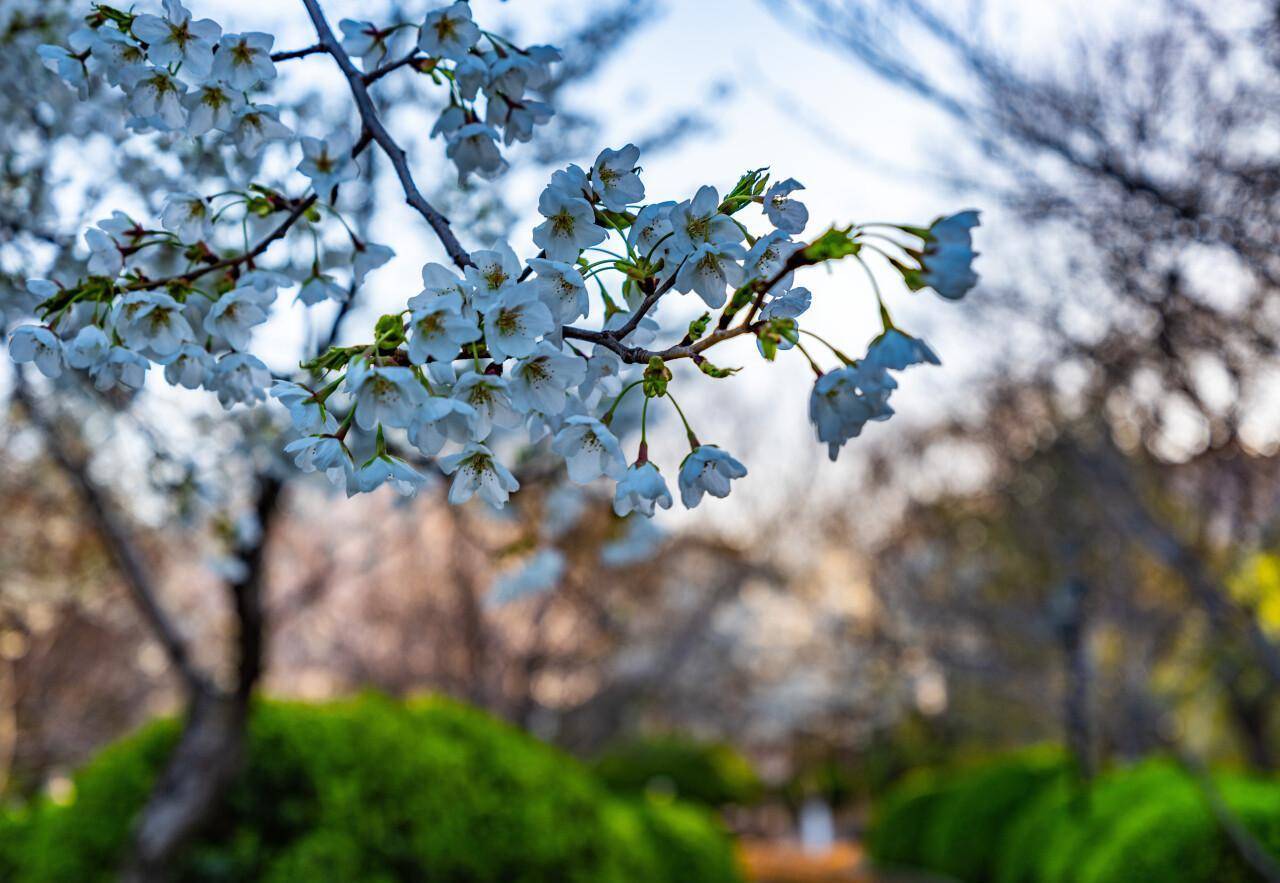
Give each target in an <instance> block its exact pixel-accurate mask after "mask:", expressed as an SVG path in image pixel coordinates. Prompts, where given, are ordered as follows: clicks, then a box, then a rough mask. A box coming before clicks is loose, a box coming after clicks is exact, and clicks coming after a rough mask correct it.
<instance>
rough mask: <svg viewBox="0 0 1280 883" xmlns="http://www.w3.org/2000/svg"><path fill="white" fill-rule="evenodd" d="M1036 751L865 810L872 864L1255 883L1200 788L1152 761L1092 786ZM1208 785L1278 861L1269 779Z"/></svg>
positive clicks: (1025, 875)
mask: <svg viewBox="0 0 1280 883" xmlns="http://www.w3.org/2000/svg"><path fill="white" fill-rule="evenodd" d="M1069 769H1070V767H1069V765H1068V764H1067V763H1066V761H1065V759H1064V758H1063V757H1062V755H1061V754H1059V753H1057V752H1054V751H1052V750H1050V749H1036V750H1033V751H1029V752H1022V753H1019V754H1015V755H1010V756H1008V757H1004V758H1000V759H997V760H995V761H991V762H988V763H986V764H984V765H981V766H978V767H973V768H968V769H962V770H958V771H936V770H935V771H922V772H921V773H919V774H917V775H915V776H913V777H911V778H910V779H909V780H908V781H905V782H904V783H903V784H902V785H900V786H899V787H898V788H896V789H894V790H893V791H892V792H891V793H890V794H889V795H888V796H887V797H886V798H885V800H884V801H883V803H882V804H881V805H880V807H879V811H878V812H877V814H876V819H875V824H874V830H873V834H872V837H871V840H870V847H871V852H872V855H873V857H874V858H875V860H876V861H877V862H879V863H881V864H885V865H900V866H912V867H918V868H925V869H928V870H930V871H936V872H939V873H944V874H947V875H949V876H951V877H954V878H956V879H958V880H964V881H987V880H991V881H995V883H1132V881H1137V880H1153V881H1154V880H1159V881H1161V883H1245V881H1254V880H1257V879H1258V875H1257V872H1256V871H1255V870H1253V869H1252V868H1251V867H1250V866H1249V865H1248V864H1247V863H1246V862H1245V861H1244V859H1243V858H1242V857H1241V854H1240V852H1239V850H1238V847H1237V846H1236V845H1235V844H1233V842H1232V841H1231V839H1230V837H1229V835H1228V833H1227V832H1226V831H1225V830H1224V828H1223V822H1222V820H1221V819H1220V817H1219V816H1218V815H1217V814H1216V813H1215V811H1214V808H1213V805H1212V804H1211V803H1210V796H1209V793H1208V792H1207V791H1206V788H1205V787H1204V786H1202V784H1201V783H1198V782H1197V781H1196V780H1195V779H1194V778H1193V777H1192V776H1191V775H1190V774H1189V773H1187V772H1186V771H1185V770H1183V769H1182V768H1181V767H1179V766H1178V765H1176V764H1174V763H1172V762H1170V761H1167V760H1161V759H1154V760H1148V761H1146V762H1143V763H1141V764H1137V765H1134V766H1128V767H1120V768H1116V769H1114V770H1112V771H1110V772H1108V773H1106V774H1105V775H1103V776H1102V777H1100V778H1099V779H1097V780H1096V781H1095V782H1094V783H1093V784H1092V785H1091V786H1085V785H1083V784H1082V783H1081V782H1080V781H1079V780H1078V779H1077V778H1076V777H1074V776H1072V775H1070V773H1069ZM1210 787H1212V789H1213V790H1214V791H1215V792H1216V793H1217V795H1218V796H1219V797H1220V799H1221V801H1222V804H1223V806H1224V808H1225V810H1226V812H1228V813H1229V814H1230V815H1231V816H1232V817H1233V818H1234V819H1235V820H1236V821H1237V822H1238V823H1240V824H1242V825H1243V826H1244V827H1245V828H1246V829H1247V830H1248V831H1249V832H1250V833H1251V834H1252V836H1253V837H1255V838H1257V839H1258V841H1259V843H1260V845H1262V846H1265V847H1266V848H1267V849H1268V850H1269V851H1270V852H1271V853H1272V854H1274V855H1278V856H1280V783H1277V782H1275V781H1274V780H1270V779H1267V780H1263V779H1250V778H1245V777H1242V776H1234V775H1223V776H1218V777H1216V778H1215V779H1213V780H1212V783H1211V786H1210Z"/></svg>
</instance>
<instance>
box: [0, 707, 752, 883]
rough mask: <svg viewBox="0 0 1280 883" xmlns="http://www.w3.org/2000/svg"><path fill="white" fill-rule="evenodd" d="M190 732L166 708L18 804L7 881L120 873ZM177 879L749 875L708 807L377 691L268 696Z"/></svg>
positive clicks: (0, 828) (534, 881)
mask: <svg viewBox="0 0 1280 883" xmlns="http://www.w3.org/2000/svg"><path fill="white" fill-rule="evenodd" d="M176 732H177V730H176V726H175V725H174V723H173V722H171V721H164V722H159V723H156V724H152V725H150V726H148V727H146V728H144V729H143V730H141V731H140V732H139V733H137V734H135V735H134V736H132V737H130V738H128V739H126V740H124V741H122V742H119V743H117V744H115V745H113V746H111V747H109V748H107V749H106V750H104V751H103V752H102V753H101V754H100V755H99V756H98V757H97V758H95V760H94V761H93V762H92V763H90V764H89V765H88V766H87V767H85V768H84V769H83V770H82V771H81V772H80V773H79V774H78V775H77V776H76V779H75V785H76V791H75V799H74V801H73V802H71V803H70V804H69V805H67V806H55V805H53V804H51V803H47V802H46V803H43V804H41V805H39V806H37V807H35V808H33V809H32V810H30V811H29V812H27V813H26V814H25V815H19V814H15V813H11V814H10V815H9V816H8V817H7V819H6V820H5V821H4V822H3V823H0V834H12V833H15V830H14V829H16V833H17V834H18V836H17V837H16V838H9V837H7V838H6V839H8V840H9V842H10V843H13V842H15V840H16V841H19V842H20V843H21V846H20V847H18V848H12V849H7V848H0V878H2V879H5V880H8V879H15V880H21V881H31V883H43V881H75V883H93V881H104V883H105V881H108V880H111V879H113V878H114V869H115V868H116V867H117V866H118V864H119V861H120V856H121V850H122V847H123V844H124V843H125V842H126V838H127V835H128V831H129V829H130V825H131V822H132V817H133V815H134V813H135V812H136V811H137V809H138V808H139V807H140V806H141V805H142V802H143V801H144V799H145V796H146V794H147V789H148V787H149V786H150V783H151V782H152V780H153V779H154V777H155V774H156V772H157V770H158V769H159V767H160V765H161V763H162V762H163V759H164V757H165V756H166V754H167V752H168V750H169V749H170V748H171V746H172V745H173V743H174V740H175V737H176ZM6 827H7V828H9V829H10V830H6ZM6 861H8V862H9V864H10V868H9V869H8V873H4V872H5V871H6V868H5V865H4V862H6ZM13 868H16V869H17V870H16V871H14V870H12V869H13ZM174 878H175V879H179V880H183V881H192V883H214V881H244V880H255V881H266V883H277V881H278V883H284V881H298V880H307V881H316V883H324V881H335V883H337V881H343V883H349V881H369V883H380V881H386V883H391V881H401V880H424V881H426V880H429V881H432V883H436V881H440V883H452V881H458V883H462V881H466V883H487V881H495V883H496V881H504V883H506V881H512V883H542V881H546V883H551V881H582V883H587V881H593V883H594V881H604V883H613V881H616V883H624V881H653V883H666V881H676V880H680V881H690V883H704V881H705V883H732V881H736V880H738V876H737V871H736V869H735V864H734V860H733V855H732V849H731V846H730V843H729V840H728V838H727V837H726V836H725V834H724V832H723V831H722V830H721V829H720V828H719V827H718V825H717V824H716V822H715V821H713V820H712V818H711V817H710V816H709V815H708V814H706V813H704V812H702V811H700V810H697V809H693V808H690V807H687V806H681V805H675V804H659V803H657V802H654V801H647V800H636V799H631V800H623V799H619V798H617V797H614V796H612V795H610V794H609V793H608V792H607V791H606V790H605V789H604V788H603V787H602V786H601V784H600V783H599V782H598V781H597V780H596V779H595V778H594V777H593V776H591V775H590V773H589V772H588V771H587V770H585V769H584V768H583V767H582V766H581V765H580V764H578V763H577V762H576V761H574V760H572V759H570V758H568V757H566V756H565V755H563V754H561V753H560V752H558V751H556V750H554V749H552V748H550V747H549V746H546V745H544V744H542V743H540V742H537V741H536V740H534V739H532V738H530V737H528V736H526V735H524V734H522V733H520V732H518V731H516V730H514V729H511V728H509V727H507V726H505V725H503V724H500V723H498V722H496V721H494V720H493V719H492V718H489V717H488V716H486V715H484V714H482V713H480V712H477V711H474V710H472V709H469V708H466V707H463V706H460V705H457V704H455V703H452V702H448V701H445V700H439V699H432V700H427V701H421V702H415V703H410V704H408V705H404V704H398V703H394V702H392V701H390V700H387V699H383V698H380V697H373V696H366V697H361V698H359V699H353V700H347V701H342V702H336V703H332V704H326V705H307V704H300V703H278V702H266V703H262V704H260V705H259V706H258V707H257V708H256V709H255V712H254V715H253V718H252V721H251V724H250V736H249V755H248V762H247V764H246V769H245V771H244V772H243V774H242V775H241V776H240V778H239V779H238V781H237V782H236V784H235V786H234V788H233V789H232V791H231V793H230V795H229V797H228V801H227V807H226V811H225V812H224V813H222V815H221V816H220V818H219V819H218V820H217V821H216V823H214V824H213V825H212V826H211V828H210V829H209V830H208V831H206V832H204V833H203V834H202V835H201V837H200V838H199V839H198V841H197V842H195V843H194V844H192V846H191V847H190V848H189V849H188V850H187V851H186V853H185V855H184V857H183V859H182V862H181V865H180V866H179V867H176V868H175V869H174Z"/></svg>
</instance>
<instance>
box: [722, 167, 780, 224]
mask: <svg viewBox="0 0 1280 883" xmlns="http://www.w3.org/2000/svg"><path fill="white" fill-rule="evenodd" d="M768 183H769V167H768V166H764V167H762V168H759V169H752V170H751V171H749V172H746V173H745V174H743V176H742V177H741V178H739V179H738V183H737V184H734V185H733V189H732V190H730V191H729V192H728V193H727V194H726V195H725V198H724V200H723V201H721V203H720V208H719V211H721V212H723V213H724V214H726V215H732V214H734V213H735V212H737V211H739V210H741V209H743V208H745V207H746V206H748V205H750V204H751V203H752V202H754V201H755V200H756V198H757V197H759V196H760V194H762V193H764V189H765V187H766V186H767V185H768Z"/></svg>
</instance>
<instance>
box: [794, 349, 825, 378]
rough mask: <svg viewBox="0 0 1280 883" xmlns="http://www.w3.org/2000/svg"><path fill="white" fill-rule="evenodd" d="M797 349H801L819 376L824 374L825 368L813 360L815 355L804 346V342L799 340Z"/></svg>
mask: <svg viewBox="0 0 1280 883" xmlns="http://www.w3.org/2000/svg"><path fill="white" fill-rule="evenodd" d="M796 349H798V350H800V352H801V353H803V354H804V357H805V358H806V359H808V360H809V367H810V368H812V369H813V373H814V374H816V375H817V376H818V377H821V376H822V375H823V370H822V369H821V368H820V367H818V363H817V362H815V361H814V360H813V356H811V355H809V351H808V350H807V349H805V348H804V344H802V343H799V342H797V343H796Z"/></svg>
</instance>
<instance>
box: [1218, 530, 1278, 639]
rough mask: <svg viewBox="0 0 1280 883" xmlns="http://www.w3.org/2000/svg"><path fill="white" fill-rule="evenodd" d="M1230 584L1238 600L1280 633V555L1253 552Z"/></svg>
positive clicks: (1272, 631) (1269, 629)
mask: <svg viewBox="0 0 1280 883" xmlns="http://www.w3.org/2000/svg"><path fill="white" fill-rule="evenodd" d="M1227 586H1228V588H1229V589H1230V590H1231V595H1232V597H1233V598H1235V600H1237V601H1239V602H1241V603H1243V604H1248V605H1250V607H1251V608H1252V609H1253V610H1254V612H1255V613H1256V615H1257V617H1258V622H1259V623H1261V625H1262V627H1263V628H1264V629H1265V630H1266V631H1267V633H1268V634H1270V635H1273V636H1276V635H1280V554H1277V553H1275V552H1270V551H1268V552H1258V553H1256V554H1253V555H1250V556H1249V557H1248V558H1247V559H1245V561H1244V563H1243V564H1241V565H1240V566H1239V567H1238V568H1236V570H1235V572H1234V573H1232V574H1231V577H1230V579H1229V580H1228V582H1227Z"/></svg>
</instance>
